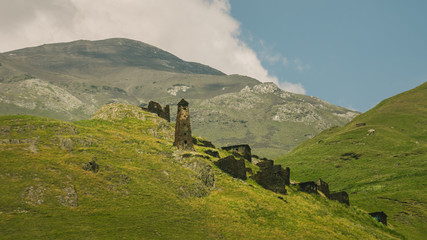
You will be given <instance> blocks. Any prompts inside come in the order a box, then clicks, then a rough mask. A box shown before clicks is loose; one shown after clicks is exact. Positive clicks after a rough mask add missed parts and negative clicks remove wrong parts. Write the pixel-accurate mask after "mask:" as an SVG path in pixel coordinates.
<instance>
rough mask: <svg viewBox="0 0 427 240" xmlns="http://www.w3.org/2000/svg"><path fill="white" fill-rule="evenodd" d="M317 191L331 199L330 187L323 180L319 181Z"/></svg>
mask: <svg viewBox="0 0 427 240" xmlns="http://www.w3.org/2000/svg"><path fill="white" fill-rule="evenodd" d="M317 190H319V191H320V192H322V193H323V194H325V196H326V197H329V185H328V183H326V182H325V181H323V180H322V179H321V178H319V180H317Z"/></svg>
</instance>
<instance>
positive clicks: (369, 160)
mask: <svg viewBox="0 0 427 240" xmlns="http://www.w3.org/2000/svg"><path fill="white" fill-rule="evenodd" d="M426 159H427V83H424V84H422V85H421V86H419V87H417V88H415V89H413V90H410V91H407V92H404V93H401V94H399V95H396V96H394V97H391V98H389V99H387V100H384V101H383V102H381V103H380V104H378V105H377V106H376V107H375V108H373V109H371V110H369V111H368V112H366V113H364V114H361V115H359V116H358V117H356V118H355V119H354V120H353V121H351V122H350V123H348V124H347V125H346V126H344V127H336V128H331V129H328V130H325V131H323V132H322V133H321V134H319V135H318V136H316V137H314V138H313V139H310V140H307V141H306V142H304V143H303V144H301V145H300V146H298V147H297V148H296V149H294V150H293V151H292V152H291V153H289V154H287V155H285V156H284V157H282V158H280V159H279V160H278V162H279V163H281V164H284V165H287V166H290V167H291V169H294V170H295V171H294V174H293V177H294V178H295V179H296V180H299V181H305V180H315V179H317V178H319V177H321V178H322V179H323V180H325V181H327V182H328V183H329V184H332V185H333V186H334V188H335V189H333V190H345V191H347V192H348V193H350V199H351V200H350V201H351V203H352V204H353V205H356V206H358V207H360V208H362V209H365V210H367V211H370V212H373V211H384V212H386V214H387V215H388V217H389V222H390V223H391V224H392V225H394V226H396V228H397V229H398V231H399V232H401V233H404V234H405V235H406V236H408V238H410V239H425V236H426V235H427V232H426V229H427V225H426V222H425V219H426V218H427V208H426V199H427V195H426V189H427V188H426V180H427V178H426V176H427V172H426V171H427V161H426Z"/></svg>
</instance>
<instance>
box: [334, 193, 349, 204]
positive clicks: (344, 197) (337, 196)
mask: <svg viewBox="0 0 427 240" xmlns="http://www.w3.org/2000/svg"><path fill="white" fill-rule="evenodd" d="M329 199H331V200H336V201H338V202H340V203H344V204H347V205H349V206H350V199H349V198H348V194H347V192H345V191H342V192H336V193H330V194H329Z"/></svg>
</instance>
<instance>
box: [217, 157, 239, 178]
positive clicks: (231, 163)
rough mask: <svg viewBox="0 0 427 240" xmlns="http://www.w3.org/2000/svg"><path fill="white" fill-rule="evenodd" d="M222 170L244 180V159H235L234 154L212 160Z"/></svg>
mask: <svg viewBox="0 0 427 240" xmlns="http://www.w3.org/2000/svg"><path fill="white" fill-rule="evenodd" d="M214 163H215V165H217V166H218V167H219V169H221V170H222V171H224V172H226V173H228V174H230V175H231V176H232V177H234V178H240V179H242V180H246V167H245V160H243V159H240V160H237V159H236V158H234V156H228V157H225V158H221V159H219V160H218V161H216V162H214Z"/></svg>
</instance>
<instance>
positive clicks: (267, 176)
mask: <svg viewBox="0 0 427 240" xmlns="http://www.w3.org/2000/svg"><path fill="white" fill-rule="evenodd" d="M188 105H189V104H188V102H187V101H185V100H184V99H181V101H180V102H179V103H178V110H177V115H176V125H175V141H174V146H176V147H177V148H178V149H181V150H189V151H193V150H194V147H193V145H194V144H197V145H201V146H204V147H209V148H215V146H214V145H213V144H212V143H210V142H208V141H201V142H200V140H199V141H197V140H196V139H195V138H193V137H192V135H191V124H190V110H189V107H188ZM142 109H143V110H146V111H148V112H152V113H156V114H157V115H158V116H159V117H161V118H164V119H166V120H167V121H168V122H170V110H169V105H166V106H165V107H164V108H162V106H161V105H160V104H159V103H156V102H153V101H150V102H149V104H148V107H147V108H142ZM221 149H223V150H226V151H229V152H231V153H232V154H233V155H230V156H228V157H225V158H220V156H219V153H218V152H217V151H213V150H206V151H205V153H206V154H208V155H211V156H213V157H215V158H220V159H219V160H218V161H216V162H214V164H215V165H216V166H218V168H219V169H221V170H222V171H224V172H226V173H228V174H229V175H231V176H232V177H234V178H238V179H242V180H246V179H247V173H250V174H251V176H250V177H251V178H252V179H253V180H255V181H256V182H257V183H258V184H259V185H260V186H262V187H263V188H265V189H268V190H271V191H273V192H276V193H279V194H286V193H287V190H286V187H285V186H290V185H293V186H296V187H297V189H298V190H299V191H303V192H306V193H313V194H319V192H320V193H322V194H323V195H324V196H325V197H327V198H328V199H331V200H336V201H338V202H340V203H343V204H346V205H348V206H349V205H350V200H349V197H348V194H347V192H345V191H341V192H333V193H331V192H330V191H329V185H328V183H326V182H324V181H323V180H322V179H320V178H319V180H318V181H317V182H314V181H308V182H299V183H291V182H290V169H289V168H288V167H287V168H286V169H283V168H282V166H281V165H275V164H274V162H273V160H269V159H266V158H259V157H258V156H256V155H252V154H251V148H250V146H249V145H247V144H241V145H234V146H227V147H222V148H221ZM245 160H247V161H248V162H251V163H253V164H255V165H257V166H258V167H259V169H260V171H258V172H256V173H255V174H252V169H251V168H246V165H245ZM279 198H280V199H283V198H282V197H279ZM369 214H370V215H371V216H372V217H374V218H375V219H377V221H379V222H381V223H383V224H385V225H387V215H386V214H385V213H384V212H374V213H369Z"/></svg>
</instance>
